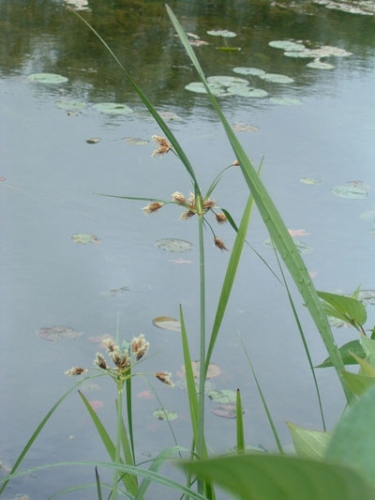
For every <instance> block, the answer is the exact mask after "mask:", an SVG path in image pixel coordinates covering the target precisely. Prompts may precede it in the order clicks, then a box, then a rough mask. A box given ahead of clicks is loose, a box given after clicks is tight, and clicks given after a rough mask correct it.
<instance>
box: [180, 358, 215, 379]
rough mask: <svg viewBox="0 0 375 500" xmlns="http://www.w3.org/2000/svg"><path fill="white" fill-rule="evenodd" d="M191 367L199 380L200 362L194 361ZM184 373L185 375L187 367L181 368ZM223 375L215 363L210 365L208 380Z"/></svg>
mask: <svg viewBox="0 0 375 500" xmlns="http://www.w3.org/2000/svg"><path fill="white" fill-rule="evenodd" d="M191 366H192V368H193V375H194V377H195V378H199V361H192V362H191ZM181 369H182V373H183V374H185V365H182V367H181ZM220 373H221V370H220V368H219V366H218V365H215V363H210V364H209V366H208V370H207V374H206V379H210V378H215V377H218V376H219V375H220Z"/></svg>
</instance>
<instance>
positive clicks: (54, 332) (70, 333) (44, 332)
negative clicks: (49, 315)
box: [38, 326, 82, 342]
mask: <svg viewBox="0 0 375 500" xmlns="http://www.w3.org/2000/svg"><path fill="white" fill-rule="evenodd" d="M38 335H39V337H41V338H42V339H44V340H48V341H49V342H58V341H59V340H60V339H71V340H75V339H76V338H77V337H79V336H80V335H82V334H81V333H80V332H76V331H75V330H73V328H70V326H51V327H49V328H41V329H40V330H39V332H38Z"/></svg>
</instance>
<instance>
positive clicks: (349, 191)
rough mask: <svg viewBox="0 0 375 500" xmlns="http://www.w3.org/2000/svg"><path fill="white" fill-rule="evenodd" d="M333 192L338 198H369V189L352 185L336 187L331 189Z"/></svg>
mask: <svg viewBox="0 0 375 500" xmlns="http://www.w3.org/2000/svg"><path fill="white" fill-rule="evenodd" d="M331 192H332V193H333V194H334V195H336V196H340V197H341V198H348V199H351V200H361V199H363V198H367V196H368V189H366V188H364V187H361V186H359V187H357V186H353V185H351V184H350V183H347V184H345V185H344V186H336V187H334V188H332V189H331Z"/></svg>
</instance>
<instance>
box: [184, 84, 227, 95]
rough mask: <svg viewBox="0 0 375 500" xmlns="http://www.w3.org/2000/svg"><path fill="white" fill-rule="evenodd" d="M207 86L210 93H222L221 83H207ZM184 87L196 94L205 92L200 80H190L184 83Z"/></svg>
mask: <svg viewBox="0 0 375 500" xmlns="http://www.w3.org/2000/svg"><path fill="white" fill-rule="evenodd" d="M208 87H209V89H210V91H211V93H212V94H214V95H216V96H218V95H221V94H223V93H224V88H223V87H222V86H221V85H218V84H213V83H209V84H208ZM185 89H186V90H189V91H190V92H196V93H197V94H206V93H207V91H206V88H205V86H204V85H203V83H202V82H191V83H188V84H187V85H185Z"/></svg>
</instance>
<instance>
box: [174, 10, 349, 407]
mask: <svg viewBox="0 0 375 500" xmlns="http://www.w3.org/2000/svg"><path fill="white" fill-rule="evenodd" d="M166 9H167V12H168V15H169V17H170V19H171V21H172V24H173V26H174V28H175V29H176V31H177V34H178V36H179V38H180V40H181V42H182V44H183V46H184V48H185V50H186V52H187V54H188V56H189V57H190V59H191V61H192V63H193V64H194V67H195V69H196V71H197V73H198V75H199V77H200V79H201V81H202V83H203V85H204V87H205V89H206V92H207V95H208V98H209V100H210V101H211V104H212V106H213V108H214V110H215V112H216V114H217V116H218V118H219V120H220V122H221V124H222V125H223V128H224V130H225V132H226V135H227V137H228V140H229V142H230V144H231V146H232V149H233V151H234V153H235V156H236V158H237V160H238V162H239V165H240V167H241V171H242V174H243V176H244V179H245V181H246V183H247V185H248V186H249V189H250V191H251V193H252V195H253V196H254V200H255V203H256V205H257V207H258V210H259V212H260V214H261V216H262V219H263V222H264V224H265V225H266V227H267V229H268V232H269V234H270V236H271V239H272V240H273V242H274V243H275V246H276V248H277V250H278V252H279V253H280V255H281V257H282V259H283V260H284V262H285V265H286V266H287V268H288V270H289V272H290V275H291V276H292V278H293V280H294V282H295V284H296V286H297V288H298V290H299V292H300V294H301V296H302V298H303V300H304V303H305V305H306V307H307V308H308V309H309V312H310V314H311V317H312V319H313V320H314V322H315V324H316V326H317V329H318V331H319V332H320V335H321V338H322V340H323V342H324V344H325V346H326V349H327V351H328V353H329V355H330V357H331V360H332V363H333V365H334V367H335V369H336V372H337V374H338V377H339V380H340V382H341V385H342V388H343V391H344V393H345V395H346V397H347V400H348V401H349V402H352V401H354V396H353V395H352V393H351V392H350V391H349V389H348V388H347V387H346V385H345V382H344V380H343V378H342V371H343V370H344V364H343V361H342V358H341V354H340V351H339V349H338V347H337V345H336V342H335V340H334V338H333V335H332V332H331V329H330V326H329V323H328V320H327V315H326V314H325V312H324V311H323V309H322V306H321V304H320V301H319V298H318V296H317V294H316V291H315V288H314V286H313V284H312V281H311V278H310V276H309V273H308V271H307V269H306V266H305V263H304V262H303V259H302V258H301V256H300V254H299V252H298V249H297V247H296V245H295V243H294V242H293V239H292V238H291V236H290V234H289V232H288V229H287V227H286V225H285V223H284V221H283V219H282V217H281V216H280V214H279V212H278V210H277V208H276V206H275V204H274V202H273V201H272V199H271V197H270V196H269V194H268V192H267V190H266V188H265V187H264V185H263V183H262V181H261V180H260V179H259V177H258V175H257V173H256V170H255V169H254V166H253V165H252V163H251V161H250V160H249V158H248V156H247V154H246V153H245V151H244V149H243V147H242V146H241V144H240V142H239V141H238V139H237V137H236V135H235V134H234V132H233V130H232V128H231V126H230V124H229V123H228V121H227V119H226V118H225V116H224V114H223V112H222V110H221V108H220V106H219V104H218V102H217V100H216V98H215V96H214V95H213V94H212V92H211V91H210V89H209V87H208V84H207V81H206V79H205V76H204V73H203V70H202V68H201V66H200V64H199V61H198V59H197V57H196V56H195V53H194V51H193V49H192V47H191V45H190V44H189V42H188V40H187V37H186V34H185V32H184V31H183V29H182V27H181V25H180V23H179V21H178V20H177V18H176V16H175V15H174V14H173V12H172V10H171V9H170V7H169V6H168V5H167V6H166Z"/></svg>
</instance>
